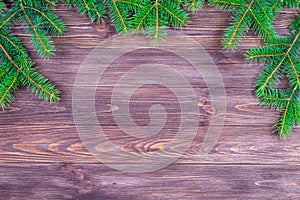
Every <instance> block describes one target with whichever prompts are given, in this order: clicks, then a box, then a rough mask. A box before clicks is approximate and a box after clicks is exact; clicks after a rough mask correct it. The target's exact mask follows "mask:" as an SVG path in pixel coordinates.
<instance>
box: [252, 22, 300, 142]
mask: <svg viewBox="0 0 300 200" xmlns="http://www.w3.org/2000/svg"><path fill="white" fill-rule="evenodd" d="M299 20H300V17H299V16H298V17H297V20H295V21H294V22H293V23H292V25H291V28H290V30H291V34H290V35H289V36H287V37H285V38H274V39H272V40H270V41H269V43H268V44H267V46H265V47H261V48H258V49H253V50H250V51H248V53H247V55H246V56H247V58H248V59H250V60H251V61H262V62H263V63H268V64H267V66H266V67H265V68H264V70H263V71H262V74H261V75H260V76H259V79H258V81H257V82H256V85H257V87H258V88H257V90H256V95H257V96H258V97H259V101H260V104H261V105H263V106H266V107H269V108H275V109H277V110H280V111H282V115H281V117H280V119H279V120H278V121H277V122H276V123H275V132H276V133H277V134H278V135H279V136H280V137H281V138H284V139H285V138H286V136H287V135H290V134H291V132H292V129H293V127H294V126H295V124H299V110H300V104H299V93H300V65H299V64H300V59H299V48H300V26H299ZM284 76H286V77H287V79H288V80H289V88H288V89H287V90H282V89H277V88H276V85H277V84H278V83H280V80H281V79H282V78H284Z"/></svg>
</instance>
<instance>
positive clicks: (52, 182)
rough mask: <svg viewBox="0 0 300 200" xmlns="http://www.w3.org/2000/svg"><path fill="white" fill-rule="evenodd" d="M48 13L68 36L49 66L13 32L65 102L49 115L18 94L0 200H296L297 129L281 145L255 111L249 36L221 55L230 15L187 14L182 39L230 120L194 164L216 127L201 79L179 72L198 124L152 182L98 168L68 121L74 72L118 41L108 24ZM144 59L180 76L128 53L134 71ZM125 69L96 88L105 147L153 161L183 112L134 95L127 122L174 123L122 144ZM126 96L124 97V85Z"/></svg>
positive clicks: (284, 20)
mask: <svg viewBox="0 0 300 200" xmlns="http://www.w3.org/2000/svg"><path fill="white" fill-rule="evenodd" d="M55 12H56V13H57V14H58V15H59V16H60V17H61V19H62V20H63V21H64V22H65V24H66V25H67V27H68V32H67V33H66V34H65V36H64V37H63V38H55V39H54V42H55V45H56V56H55V57H53V58H51V59H49V60H41V59H40V58H38V56H37V54H36V52H35V51H34V50H33V49H32V47H31V46H30V44H29V42H30V38H29V36H28V35H27V34H25V33H24V32H23V31H22V29H21V27H15V29H14V33H15V34H16V35H17V36H19V37H21V38H22V41H23V42H24V44H25V45H26V47H28V49H30V55H31V56H32V58H33V59H34V61H36V62H37V66H38V67H39V69H38V71H39V72H41V73H42V74H44V75H46V76H47V77H48V78H49V80H51V82H53V83H54V84H55V85H57V87H58V89H59V90H60V91H61V92H62V96H61V97H62V101H61V102H59V103H54V104H51V105H49V104H48V103H45V102H43V101H42V100H38V99H37V98H36V97H35V96H34V95H33V94H30V92H29V91H28V90H27V89H25V88H23V89H21V90H19V91H17V92H16V94H15V101H14V103H13V105H12V106H11V107H10V108H9V109H7V110H6V111H3V112H1V113H0V134H1V137H0V138H1V139H0V194H1V195H0V199H1V200H2V199H5V200H6V199H18V200H19V199H84V200H85V199H97V200H98V199H221V198H222V199H284V200H286V199H299V197H300V174H299V170H300V169H299V161H300V137H299V133H300V129H299V128H295V130H294V131H293V135H292V136H291V137H289V138H288V140H286V141H284V140H280V139H278V138H277V137H276V136H275V135H273V134H272V130H273V128H272V124H273V123H274V122H275V121H276V120H277V118H278V116H279V115H278V112H277V111H274V110H269V109H264V108H261V107H260V106H258V104H257V99H256V98H255V97H254V95H253V93H254V86H253V85H254V82H255V80H256V78H257V74H258V73H259V71H260V70H261V69H262V66H261V65H259V64H249V62H248V61H245V60H244V54H245V52H246V50H247V49H250V48H255V47H258V46H260V45H261V44H262V43H261V40H260V39H259V38H258V37H256V36H254V35H253V34H250V33H248V34H247V36H246V38H245V40H244V41H243V43H242V44H241V46H239V47H238V49H237V50H236V51H235V52H231V51H225V50H223V45H222V43H221V38H222V35H223V32H224V30H225V29H226V27H227V26H228V24H229V23H230V15H229V14H227V13H222V12H219V11H216V10H215V9H212V8H209V7H207V6H205V7H204V8H203V9H202V10H201V11H200V12H198V13H195V14H191V23H190V25H189V26H188V27H184V28H183V32H184V33H185V34H186V35H188V36H189V37H191V38H193V39H195V40H196V41H197V42H198V43H199V45H201V46H203V47H204V48H205V50H206V51H207V52H208V53H209V54H210V55H211V57H212V58H213V60H214V62H215V63H216V65H217V67H218V70H219V71H220V73H221V75H222V78H223V82H224V86H225V89H226V104H227V112H226V114H225V117H226V118H225V126H224V128H223V131H222V134H221V137H220V138H219V140H218V143H217V144H216V145H215V146H214V148H213V150H212V151H211V152H210V153H209V155H207V156H206V157H205V158H199V157H198V153H199V149H200V147H201V146H202V144H203V139H204V136H205V133H206V131H207V129H208V127H209V126H210V125H211V126H219V124H210V118H211V116H212V115H213V114H214V112H215V109H214V108H213V107H212V106H211V99H210V93H209V90H208V88H207V86H206V84H205V82H204V80H203V78H202V77H200V76H198V75H197V74H195V73H194V71H193V69H192V68H189V67H185V68H184V70H181V73H182V74H183V75H184V76H185V77H186V78H187V80H188V81H189V82H190V83H191V85H192V86H193V88H194V90H195V93H196V95H197V98H198V100H199V113H200V116H201V120H200V122H199V130H198V134H197V136H196V137H195V139H194V141H193V143H192V144H191V145H190V146H189V148H188V150H187V151H186V153H185V154H184V155H182V156H181V157H180V158H179V159H178V160H177V161H176V162H175V163H173V164H171V165H170V166H168V167H166V168H164V169H161V170H159V171H156V172H152V173H143V174H128V173H123V172H118V171H115V170H113V169H110V168H109V167H107V166H105V165H103V164H101V163H99V161H98V160H97V159H95V158H94V157H93V156H92V155H91V154H90V153H89V152H88V151H87V150H86V149H85V147H84V146H83V144H82V142H81V140H80V138H79V136H78V134H77V131H76V127H75V123H74V119H73V114H72V90H73V85H74V81H75V77H76V73H77V71H78V69H79V67H80V65H81V63H82V62H83V60H84V58H85V57H86V56H87V55H88V54H89V52H90V51H91V50H92V49H94V48H95V47H96V46H97V45H99V44H100V43H101V42H102V41H104V40H105V39H107V38H109V37H111V36H112V35H113V34H115V31H114V30H113V28H112V26H111V24H110V23H109V22H108V21H107V23H106V24H105V25H100V26H99V25H96V24H93V23H90V22H89V20H88V19H87V18H85V17H82V16H80V15H79V14H78V13H77V12H76V11H75V10H68V9H64V8H63V7H62V6H59V7H58V8H57V9H56V10H55ZM295 13H296V12H295V11H293V10H290V11H282V14H281V16H280V18H278V20H277V21H276V24H275V25H276V28H277V30H278V32H279V33H280V34H281V35H285V34H287V33H288V31H287V27H288V25H289V24H290V21H291V19H293V16H294V14H295ZM141 58H144V59H146V60H155V61H156V62H157V63H165V64H168V65H170V66H172V67H174V68H177V69H179V70H180V69H182V68H181V67H182V66H186V64H184V62H183V61H180V60H178V59H177V58H175V57H174V56H172V55H169V54H167V53H161V52H156V51H151V52H149V50H146V51H139V52H135V53H132V54H130V56H129V57H128V58H127V59H128V63H130V62H131V64H135V65H137V64H139V62H137V60H140V62H141ZM130 59H131V61H130ZM125 60H126V59H125ZM122 62H124V63H125V61H124V60H122ZM122 62H121V63H119V68H118V71H113V70H112V71H108V72H107V73H106V79H105V81H104V83H103V84H99V85H98V86H97V92H96V110H97V116H98V119H99V124H100V125H101V127H102V128H103V129H104V131H105V133H106V134H107V136H108V137H109V138H110V140H111V141H112V142H114V143H116V144H120V145H123V146H126V148H128V150H129V151H138V152H152V151H153V152H154V151H155V148H156V146H155V144H157V143H159V142H160V141H161V140H162V139H164V141H171V140H172V138H173V136H174V131H176V122H177V121H178V119H179V115H178V114H179V113H180V110H179V109H178V107H176V99H174V98H171V96H170V94H169V93H166V90H165V89H164V88H160V87H156V88H141V89H140V90H138V92H137V93H136V94H135V96H134V97H133V99H132V103H133V107H132V108H134V109H133V113H131V114H132V118H133V119H134V120H135V122H136V123H138V124H140V125H145V124H147V123H149V116H148V108H149V107H150V106H151V105H152V104H153V103H161V102H163V103H164V105H165V106H166V107H167V108H168V112H169V113H170V115H171V116H172V120H173V121H169V123H168V124H167V125H166V127H165V129H164V131H163V132H162V133H161V134H160V135H156V136H155V137H152V138H151V139H135V138H132V137H130V136H126V135H125V134H123V133H122V132H121V131H120V129H119V128H118V127H117V124H116V123H115V121H114V119H113V117H112V115H111V113H112V112H118V105H111V104H110V94H111V91H112V89H113V86H114V82H115V81H116V80H117V78H118V77H119V76H120V74H121V73H123V72H124V71H126V70H128V68H129V67H130V64H128V63H127V65H126V64H124V63H122ZM117 65H118V63H117ZM123 87H124V91H126V90H128V87H127V86H126V85H124V86H123ZM153 94H156V95H153ZM153 97H155V98H153ZM83 99H84V97H83ZM120 101H122V99H120ZM124 101H125V100H124Z"/></svg>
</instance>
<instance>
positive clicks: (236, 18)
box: [209, 0, 300, 49]
mask: <svg viewBox="0 0 300 200" xmlns="http://www.w3.org/2000/svg"><path fill="white" fill-rule="evenodd" d="M209 2H210V4H211V5H213V6H214V7H216V8H220V9H221V10H224V11H229V12H231V13H233V17H232V18H233V22H232V24H231V26H229V27H228V29H227V30H226V31H225V33H224V39H223V43H224V45H225V48H227V49H235V48H236V46H237V45H238V44H240V42H241V41H242V40H243V38H244V36H245V33H246V32H248V31H249V29H250V28H252V29H253V31H254V32H255V33H256V34H258V35H259V36H261V38H262V39H263V40H264V41H268V40H269V39H272V38H275V37H277V36H278V35H277V33H276V31H275V29H274V27H273V21H274V20H275V18H276V16H277V15H278V14H279V11H280V9H282V8H283V7H285V8H299V5H300V2H299V0H287V1H282V0H270V1H265V0H209Z"/></svg>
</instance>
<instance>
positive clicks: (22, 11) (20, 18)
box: [0, 0, 66, 109]
mask: <svg viewBox="0 0 300 200" xmlns="http://www.w3.org/2000/svg"><path fill="white" fill-rule="evenodd" d="M56 3H57V1H50V0H41V1H30V0H19V1H15V2H14V3H13V4H12V5H11V7H12V8H11V9H10V10H8V11H7V12H4V13H3V12H0V14H2V20H0V61H1V66H0V75H1V76H0V105H1V106H2V108H3V109H4V108H6V107H7V106H8V105H10V104H11V102H12V100H13V92H14V91H16V90H17V89H18V87H20V86H27V87H28V88H29V89H30V90H31V91H32V92H34V93H35V94H36V95H37V96H38V97H39V98H43V99H44V100H46V101H50V102H53V101H58V100H59V91H58V90H56V89H55V87H54V86H53V85H52V84H50V83H49V82H48V80H47V79H46V78H44V77H43V76H41V75H40V74H39V73H37V72H36V71H35V70H34V68H33V66H34V63H33V62H32V61H31V60H30V58H29V56H28V53H27V51H26V49H25V48H24V47H23V45H22V44H21V42H20V40H19V39H18V38H16V37H15V36H14V35H12V34H11V33H10V28H11V27H12V26H13V25H14V24H15V23H17V22H21V23H22V24H23V27H24V28H25V30H26V31H27V32H28V33H30V34H31V35H32V39H31V44H32V45H33V46H34V47H35V49H36V50H37V51H38V53H39V55H40V56H41V57H42V58H48V57H50V56H51V55H53V51H54V45H53V43H52V41H51V38H50V36H49V35H48V34H51V35H57V36H60V35H62V33H63V32H64V31H65V30H66V27H65V26H64V24H63V23H62V22H61V21H60V20H59V19H58V17H57V16H56V15H55V14H53V13H51V12H49V11H50V10H52V9H53V7H54V6H55V5H56ZM2 4H3V2H2V1H1V3H0V9H1V5H2Z"/></svg>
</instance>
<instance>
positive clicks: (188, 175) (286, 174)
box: [0, 163, 300, 200]
mask: <svg viewBox="0 0 300 200" xmlns="http://www.w3.org/2000/svg"><path fill="white" fill-rule="evenodd" d="M0 174H1V178H0V192H1V199H20V200H23V199H105V200H107V199H122V200H123V199H253V200H254V199H267V200H271V199H272V200H273V199H275V200H279V199H280V200H284V199H298V198H299V196H300V184H299V176H300V166H299V165H298V166H296V165H295V166H289V165H219V166H216V165H191V164H189V165H171V166H169V167H167V168H165V169H163V170H160V171H157V172H153V173H146V174H126V173H122V172H117V171H112V170H111V169H109V168H107V167H106V166H103V165H97V164H95V165H87V164H85V165H80V164H70V163H58V164H51V165H48V164H47V165H32V164H26V165H16V164H11V165H1V167H0Z"/></svg>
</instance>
